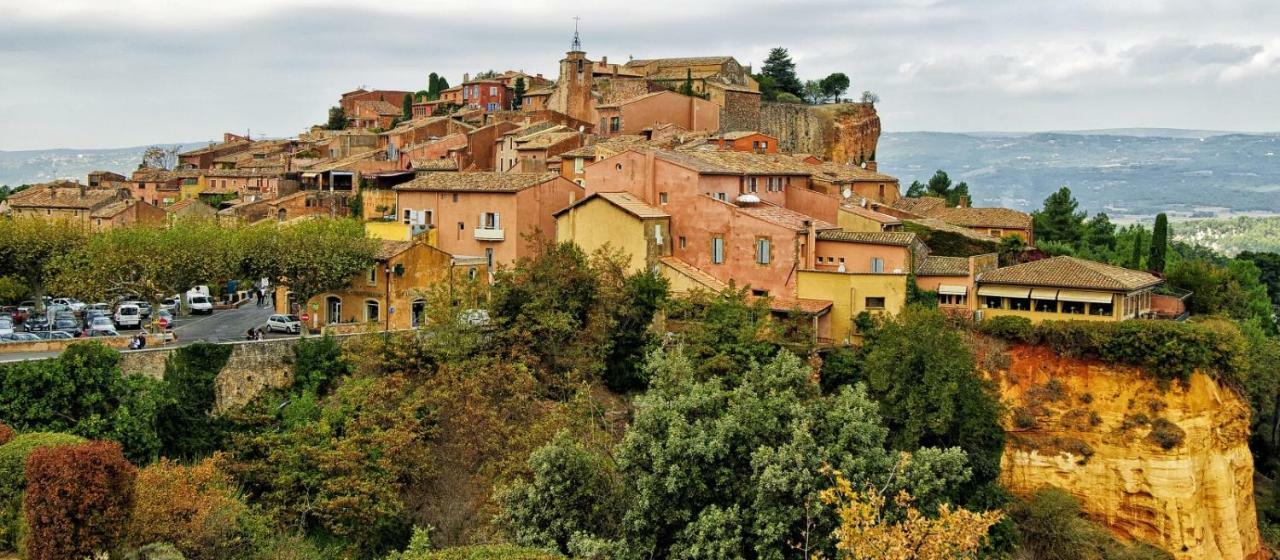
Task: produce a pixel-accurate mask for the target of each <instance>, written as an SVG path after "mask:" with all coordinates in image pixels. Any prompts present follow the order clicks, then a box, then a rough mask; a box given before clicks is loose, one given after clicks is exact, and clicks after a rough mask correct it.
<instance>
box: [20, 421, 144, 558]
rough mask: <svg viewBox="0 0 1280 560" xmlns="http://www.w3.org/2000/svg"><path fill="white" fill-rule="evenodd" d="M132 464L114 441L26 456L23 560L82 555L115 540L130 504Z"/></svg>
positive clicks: (98, 550) (108, 546) (105, 547)
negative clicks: (25, 550)
mask: <svg viewBox="0 0 1280 560" xmlns="http://www.w3.org/2000/svg"><path fill="white" fill-rule="evenodd" d="M136 475H137V471H136V469H134V467H133V465H131V464H129V461H127V460H126V459H125V458H124V453H123V452H122V451H121V449H120V444H118V443H116V442H105V441H95V442H89V443H82V444H79V445H64V446H60V447H44V448H40V449H37V450H36V451H35V452H33V453H32V454H31V457H30V458H28V459H27V496H26V499H24V500H23V513H24V514H25V516H26V519H27V525H28V527H29V528H30V538H29V539H28V540H27V558H28V559H29V560H63V559H66V558H83V557H86V556H94V555H97V554H99V553H102V552H105V551H108V550H111V549H112V548H114V547H115V546H116V545H117V544H119V541H120V537H121V535H122V533H123V532H124V527H125V525H126V523H127V522H128V518H129V510H130V508H131V507H132V506H133V480H134V477H135V476H136Z"/></svg>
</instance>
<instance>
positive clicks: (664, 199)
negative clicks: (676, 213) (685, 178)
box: [658, 192, 667, 204]
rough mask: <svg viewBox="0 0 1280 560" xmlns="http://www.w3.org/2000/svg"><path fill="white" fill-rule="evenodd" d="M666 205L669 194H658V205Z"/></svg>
mask: <svg viewBox="0 0 1280 560" xmlns="http://www.w3.org/2000/svg"><path fill="white" fill-rule="evenodd" d="M666 203H667V193H665V192H660V193H658V204H666Z"/></svg>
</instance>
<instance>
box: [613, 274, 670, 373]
mask: <svg viewBox="0 0 1280 560" xmlns="http://www.w3.org/2000/svg"><path fill="white" fill-rule="evenodd" d="M667 291H668V283H667V279H666V278H663V277H662V276H661V275H659V274H657V273H655V272H653V271H652V270H645V271H640V272H636V273H635V274H632V275H630V276H628V277H627V279H626V282H625V284H624V285H623V295H622V302H621V305H617V306H615V307H614V311H613V323H614V327H613V331H612V336H611V337H610V343H609V353H608V355H606V356H605V362H604V363H605V372H604V382H605V385H606V386H608V387H609V389H611V390H613V391H614V392H619V393H621V392H625V391H630V390H635V389H642V388H644V386H645V379H644V375H643V365H644V357H645V355H646V354H648V352H649V351H650V350H651V349H652V348H653V347H654V345H655V343H656V341H655V337H654V334H653V333H652V331H651V328H650V326H651V324H652V323H653V316H654V314H655V313H657V311H658V309H659V308H661V307H662V305H663V304H664V303H665V302H666V299H667Z"/></svg>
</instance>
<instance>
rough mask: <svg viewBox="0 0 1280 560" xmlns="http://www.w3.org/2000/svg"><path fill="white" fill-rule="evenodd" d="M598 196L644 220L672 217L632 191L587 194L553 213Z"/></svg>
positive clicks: (556, 214) (556, 213) (557, 213)
mask: <svg viewBox="0 0 1280 560" xmlns="http://www.w3.org/2000/svg"><path fill="white" fill-rule="evenodd" d="M596 198H599V199H601V200H604V201H606V202H608V203H610V204H612V205H614V206H617V207H618V208H619V209H621V210H622V211H624V212H627V213H628V214H631V215H632V216H635V217H637V218H640V219H642V220H643V219H648V218H670V217H671V215H670V214H668V213H666V212H664V211H662V210H660V209H658V208H654V207H652V206H649V205H648V204H646V203H645V201H643V200H640V199H639V198H637V197H636V196H635V195H633V194H631V193H629V192H598V193H594V194H591V195H589V196H587V197H586V198H583V199H580V200H578V201H577V202H574V203H573V204H570V205H568V206H566V207H564V208H562V209H560V210H557V211H556V212H555V213H553V214H552V215H553V216H559V215H561V214H564V213H565V212H568V211H569V210H571V209H573V208H576V207H578V206H581V205H583V204H586V203H587V201H589V200H593V199H596Z"/></svg>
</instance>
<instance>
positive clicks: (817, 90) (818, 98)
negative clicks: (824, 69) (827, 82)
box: [804, 80, 826, 105]
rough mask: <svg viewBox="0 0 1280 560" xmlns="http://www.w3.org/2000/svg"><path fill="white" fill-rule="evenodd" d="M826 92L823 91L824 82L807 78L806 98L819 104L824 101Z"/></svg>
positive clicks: (805, 84)
mask: <svg viewBox="0 0 1280 560" xmlns="http://www.w3.org/2000/svg"><path fill="white" fill-rule="evenodd" d="M825 97H826V94H825V93H824V92H823V91H822V84H821V83H820V82H818V80H807V81H805V82H804V100H805V101H807V102H809V103H811V104H814V105H817V104H819V103H822V100H823V99H824V98H825Z"/></svg>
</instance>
